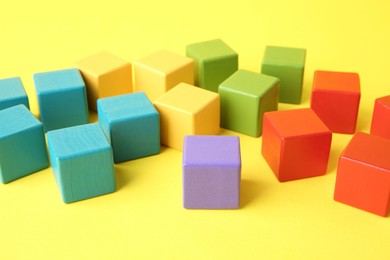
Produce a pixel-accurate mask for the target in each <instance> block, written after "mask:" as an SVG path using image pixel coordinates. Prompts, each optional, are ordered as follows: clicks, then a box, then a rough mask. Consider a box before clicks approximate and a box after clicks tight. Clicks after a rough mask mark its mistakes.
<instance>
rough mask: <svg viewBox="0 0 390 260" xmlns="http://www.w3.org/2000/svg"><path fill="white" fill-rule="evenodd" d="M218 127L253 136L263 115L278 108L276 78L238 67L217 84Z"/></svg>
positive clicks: (258, 131)
mask: <svg viewBox="0 0 390 260" xmlns="http://www.w3.org/2000/svg"><path fill="white" fill-rule="evenodd" d="M219 95H220V98H221V127H223V128H226V129H230V130H233V131H236V132H239V133H243V134H246V135H250V136H253V137H257V136H260V135H261V131H262V128H263V114H264V113H265V112H269V111H274V110H278V101H279V79H278V78H275V77H272V76H268V75H264V74H260V73H255V72H251V71H246V70H238V71H236V72H235V73H233V75H231V76H230V77H229V78H227V79H226V80H225V81H224V82H222V83H221V85H220V86H219Z"/></svg>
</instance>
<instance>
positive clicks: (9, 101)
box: [0, 77, 30, 110]
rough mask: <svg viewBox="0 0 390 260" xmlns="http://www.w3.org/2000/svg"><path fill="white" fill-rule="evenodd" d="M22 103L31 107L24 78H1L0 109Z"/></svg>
mask: <svg viewBox="0 0 390 260" xmlns="http://www.w3.org/2000/svg"><path fill="white" fill-rule="evenodd" d="M20 104H22V105H25V106H26V107H27V108H28V109H30V106H29V103H28V96H27V94H26V91H25V90H24V87H23V83H22V80H21V79H20V78H19V77H15V78H7V79H0V110H2V109H5V108H8V107H12V106H16V105H20Z"/></svg>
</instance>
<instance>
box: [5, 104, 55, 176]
mask: <svg viewBox="0 0 390 260" xmlns="http://www.w3.org/2000/svg"><path fill="white" fill-rule="evenodd" d="M48 166H49V160H48V157H47V151H46V142H45V134H44V131H43V125H42V123H41V122H39V120H38V119H36V118H35V117H34V115H33V114H32V113H31V112H30V110H28V109H27V107H26V106H25V105H16V106H13V107H10V108H6V109H3V110H1V111H0V181H1V182H2V183H8V182H11V181H14V180H16V179H19V178H21V177H24V176H26V175H29V174H31V173H34V172H36V171H39V170H42V169H44V168H47V167H48Z"/></svg>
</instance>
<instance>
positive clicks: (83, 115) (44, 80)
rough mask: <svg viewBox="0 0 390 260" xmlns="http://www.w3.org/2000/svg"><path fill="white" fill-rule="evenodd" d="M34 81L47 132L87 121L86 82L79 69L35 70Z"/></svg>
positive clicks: (42, 119)
mask: <svg viewBox="0 0 390 260" xmlns="http://www.w3.org/2000/svg"><path fill="white" fill-rule="evenodd" d="M34 82H35V88H36V92H37V95H38V104H39V111H40V116H41V121H42V123H43V125H44V128H45V131H46V132H47V131H50V130H55V129H60V128H65V127H70V126H75V125H81V124H87V123H88V105H87V95H86V89H85V83H84V81H83V79H82V77H81V74H80V71H79V70H77V69H65V70H57V71H50V72H42V73H36V74H34Z"/></svg>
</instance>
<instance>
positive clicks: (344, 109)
mask: <svg viewBox="0 0 390 260" xmlns="http://www.w3.org/2000/svg"><path fill="white" fill-rule="evenodd" d="M359 103H360V83H359V75H358V74H356V73H347V72H331V71H315V73H314V79H313V90H312V96H311V108H312V109H313V110H314V111H315V112H316V114H317V115H318V116H319V117H320V118H321V120H322V121H323V122H324V123H325V124H326V125H327V127H328V128H329V129H330V130H331V131H332V132H335V133H345V134H351V133H354V132H355V129H356V122H357V116H358V111H359Z"/></svg>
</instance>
